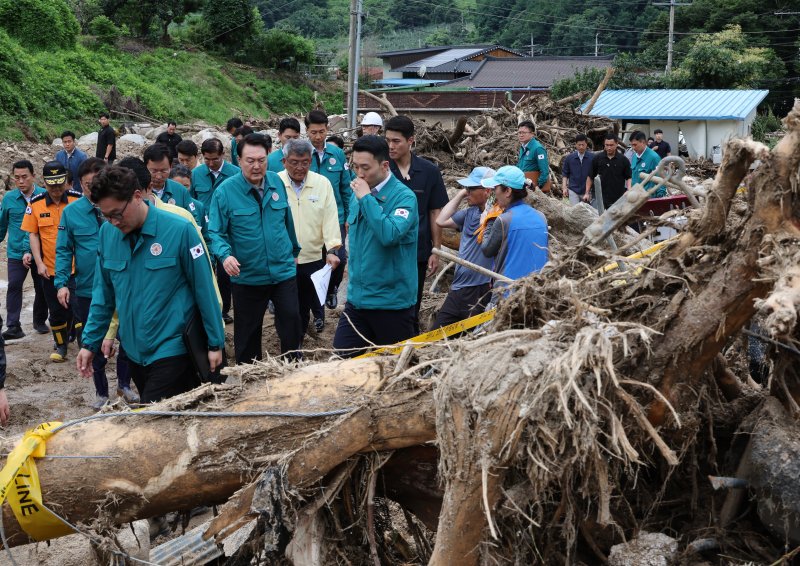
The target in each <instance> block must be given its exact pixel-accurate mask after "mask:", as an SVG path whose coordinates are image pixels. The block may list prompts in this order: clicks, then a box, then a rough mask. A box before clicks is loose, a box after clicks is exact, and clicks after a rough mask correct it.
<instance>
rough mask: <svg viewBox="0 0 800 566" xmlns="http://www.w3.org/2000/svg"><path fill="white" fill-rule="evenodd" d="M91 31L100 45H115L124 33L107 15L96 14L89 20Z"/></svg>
mask: <svg viewBox="0 0 800 566" xmlns="http://www.w3.org/2000/svg"><path fill="white" fill-rule="evenodd" d="M89 31H90V32H91V34H92V35H93V36H94V37H95V41H97V43H98V44H99V45H114V44H115V43H116V42H117V40H118V39H119V38H120V36H121V35H122V30H120V29H119V28H118V27H117V26H116V25H115V24H114V22H112V21H111V20H110V19H109V18H107V17H106V16H96V17H95V18H94V19H92V21H91V22H89Z"/></svg>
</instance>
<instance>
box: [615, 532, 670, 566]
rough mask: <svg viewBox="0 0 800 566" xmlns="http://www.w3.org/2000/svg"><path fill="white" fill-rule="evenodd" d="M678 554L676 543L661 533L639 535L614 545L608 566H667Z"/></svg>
mask: <svg viewBox="0 0 800 566" xmlns="http://www.w3.org/2000/svg"><path fill="white" fill-rule="evenodd" d="M677 553H678V541H677V540H675V539H674V538H672V537H668V536H667V535H664V534H661V533H640V534H639V536H638V537H636V538H635V539H633V540H631V541H629V542H626V543H622V544H616V545H614V546H612V547H611V554H609V555H608V564H609V566H667V565H668V564H671V563H672V561H673V560H674V559H675V557H676V555H677Z"/></svg>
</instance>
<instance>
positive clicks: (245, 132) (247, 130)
mask: <svg viewBox="0 0 800 566" xmlns="http://www.w3.org/2000/svg"><path fill="white" fill-rule="evenodd" d="M252 133H253V128H251V127H250V126H242V127H241V128H236V131H235V132H233V135H234V136H236V137H239V136H242V137H244V136H249V135H250V134H252Z"/></svg>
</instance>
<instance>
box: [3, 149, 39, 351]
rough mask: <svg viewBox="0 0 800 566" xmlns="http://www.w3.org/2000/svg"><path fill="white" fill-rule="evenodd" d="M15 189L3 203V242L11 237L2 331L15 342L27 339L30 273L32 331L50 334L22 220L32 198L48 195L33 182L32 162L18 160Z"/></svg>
mask: <svg viewBox="0 0 800 566" xmlns="http://www.w3.org/2000/svg"><path fill="white" fill-rule="evenodd" d="M11 170H12V173H11V174H12V176H13V179H14V184H15V185H16V186H17V188H16V189H14V190H11V191H8V192H7V193H6V195H5V197H3V202H2V203H0V242H2V241H3V239H4V238H5V237H6V235H8V244H7V255H8V290H7V292H6V308H7V316H6V324H7V325H8V330H6V331H5V332H3V338H5V339H6V340H14V339H16V338H24V337H25V333H24V332H23V331H22V325H21V324H20V321H19V315H20V312H21V311H22V286H23V284H24V283H25V278H26V277H27V276H28V272H30V274H31V279H32V280H33V291H34V293H35V295H34V300H33V329H34V330H36V332H38V333H39V334H47V333H48V332H50V329H49V328H48V326H47V322H46V321H47V301H46V300H45V298H44V288H43V287H42V280H41V278H40V277H39V274H38V273H37V272H36V268H35V267H34V268H33V269H31V259H32V256H31V244H30V238H29V237H28V233H27V232H25V231H24V230H22V228H20V226H22V218H23V217H24V216H25V210H26V209H27V208H28V204H29V203H30V202H31V199H32V198H33V197H35V196H36V195H39V194H41V193H44V192H46V191H45V190H44V189H43V188H42V187H37V186H36V184H35V182H34V174H33V163H31V162H30V161H28V160H27V159H23V160H21V161H17V162H16V163H14V164H13V165H12V167H11Z"/></svg>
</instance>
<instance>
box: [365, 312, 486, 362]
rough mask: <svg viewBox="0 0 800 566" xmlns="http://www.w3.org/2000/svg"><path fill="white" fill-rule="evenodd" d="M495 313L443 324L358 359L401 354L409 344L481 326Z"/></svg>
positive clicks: (422, 343) (419, 343)
mask: <svg viewBox="0 0 800 566" xmlns="http://www.w3.org/2000/svg"><path fill="white" fill-rule="evenodd" d="M494 313H495V309H491V310H488V311H486V312H482V313H480V314H476V315H475V316H471V317H469V318H466V319H464V320H459V321H458V322H454V323H453V324H448V325H447V326H442V327H441V328H437V329H436V330H431V331H430V332H426V333H425V334H420V335H419V336H415V337H414V338H409V339H408V340H406V341H404V342H398V343H397V344H394V345H393V346H386V347H384V348H378V349H377V350H373V351H371V352H367V353H366V354H361V355H360V356H357V357H356V359H359V358H371V357H372V356H379V355H381V354H399V353H400V352H402V351H403V348H405V347H406V345H407V344H413V345H414V347H415V348H419V347H420V346H424V345H426V344H429V343H431V342H438V341H439V340H441V339H442V338H445V337H448V336H452V335H453V334H458V333H459V332H464V331H466V330H470V329H471V328H475V327H476V326H480V325H481V324H483V323H484V322H489V321H490V320H492V319H493V318H494Z"/></svg>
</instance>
